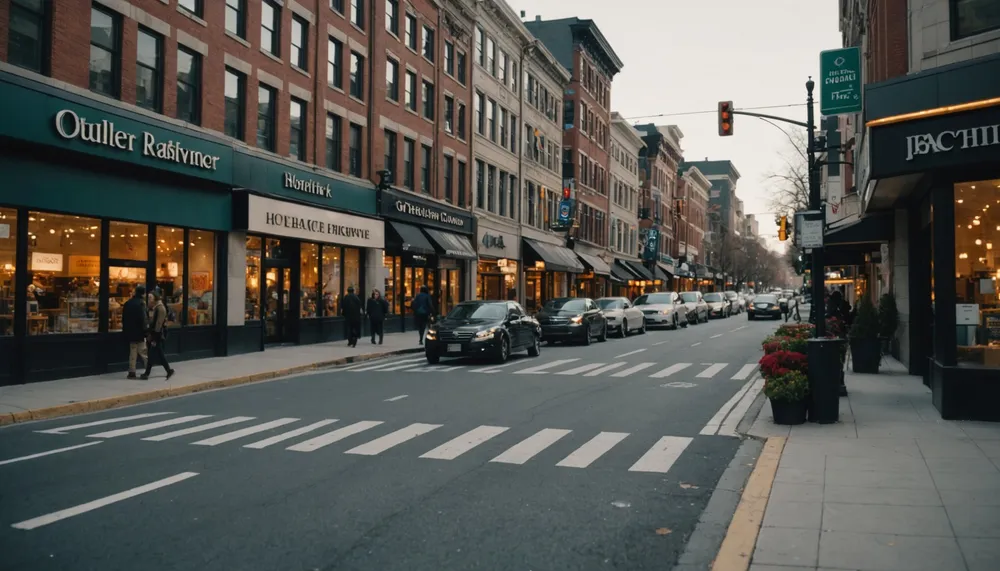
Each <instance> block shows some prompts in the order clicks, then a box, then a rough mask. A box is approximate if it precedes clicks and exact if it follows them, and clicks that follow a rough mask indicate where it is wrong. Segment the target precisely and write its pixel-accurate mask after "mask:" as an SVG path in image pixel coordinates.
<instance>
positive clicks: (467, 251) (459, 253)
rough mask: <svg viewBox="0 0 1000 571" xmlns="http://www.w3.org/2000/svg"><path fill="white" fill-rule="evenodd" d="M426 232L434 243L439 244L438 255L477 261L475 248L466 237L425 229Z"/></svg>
mask: <svg viewBox="0 0 1000 571" xmlns="http://www.w3.org/2000/svg"><path fill="white" fill-rule="evenodd" d="M424 232H426V233H427V235H428V236H430V237H431V241H432V242H434V243H435V244H437V247H438V254H439V255H441V256H444V257H446V258H459V259H462V260H475V259H476V258H477V257H478V256H477V255H476V250H475V248H473V247H472V244H470V243H469V239H468V238H466V237H465V236H459V235H458V234H453V233H451V232H445V231H444V230H434V229H432V228H424Z"/></svg>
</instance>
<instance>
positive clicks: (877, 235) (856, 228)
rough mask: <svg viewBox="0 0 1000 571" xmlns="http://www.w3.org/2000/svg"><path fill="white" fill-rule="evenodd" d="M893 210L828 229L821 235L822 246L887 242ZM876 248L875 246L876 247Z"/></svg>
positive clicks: (889, 235)
mask: <svg viewBox="0 0 1000 571" xmlns="http://www.w3.org/2000/svg"><path fill="white" fill-rule="evenodd" d="M893 214H894V213H893V212H891V211H890V212H888V213H885V214H872V215H867V216H865V217H864V218H862V219H860V220H858V221H857V222H854V223H851V224H848V225H846V226H841V227H840V228H837V229H834V230H830V231H828V232H827V233H826V235H824V236H823V245H824V246H840V245H846V244H874V243H881V242H888V241H890V240H891V239H892V234H893ZM876 249H877V248H876Z"/></svg>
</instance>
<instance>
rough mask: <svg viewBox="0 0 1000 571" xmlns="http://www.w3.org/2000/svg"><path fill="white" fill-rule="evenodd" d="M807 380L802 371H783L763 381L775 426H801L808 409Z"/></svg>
mask: <svg viewBox="0 0 1000 571" xmlns="http://www.w3.org/2000/svg"><path fill="white" fill-rule="evenodd" d="M808 395H809V378H808V377H807V376H806V374H805V373H803V372H802V371H793V370H785V371H784V372H782V373H780V374H778V375H774V376H771V377H769V378H767V379H766V380H765V381H764V396H766V397H767V398H768V400H770V401H771V413H772V414H773V415H774V423H775V424H802V423H804V422H805V421H806V414H807V411H808V408H809V405H808V401H807V398H806V397H808Z"/></svg>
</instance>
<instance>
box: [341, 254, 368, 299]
mask: <svg viewBox="0 0 1000 571" xmlns="http://www.w3.org/2000/svg"><path fill="white" fill-rule="evenodd" d="M352 286H353V287H354V293H356V294H358V295H359V296H361V297H365V295H364V292H362V291H361V250H359V249H357V248H344V291H347V288H349V287H352Z"/></svg>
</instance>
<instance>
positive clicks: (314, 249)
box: [299, 242, 320, 317]
mask: <svg viewBox="0 0 1000 571" xmlns="http://www.w3.org/2000/svg"><path fill="white" fill-rule="evenodd" d="M300 262H301V263H300V264H299V296H300V298H301V300H300V302H299V315H301V316H302V317H319V314H320V311H319V244H309V243H306V242H303V243H302V246H301V249H300Z"/></svg>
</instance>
